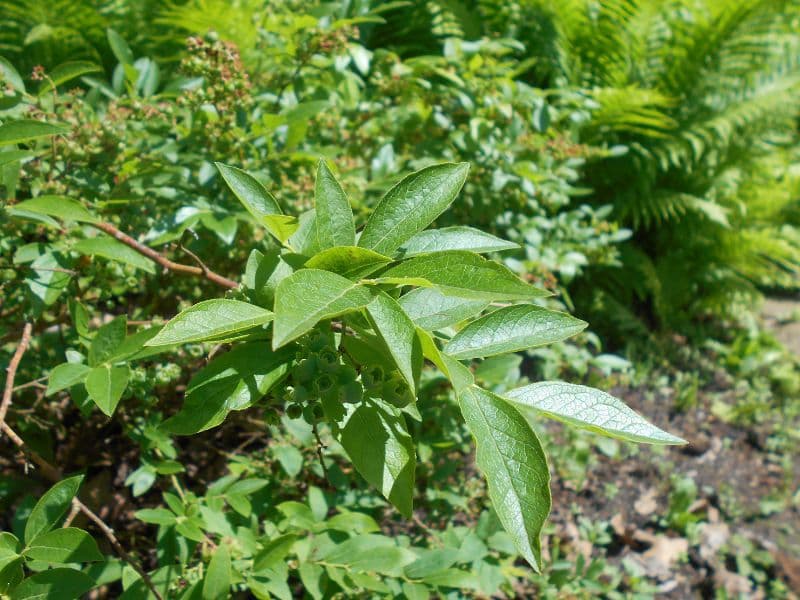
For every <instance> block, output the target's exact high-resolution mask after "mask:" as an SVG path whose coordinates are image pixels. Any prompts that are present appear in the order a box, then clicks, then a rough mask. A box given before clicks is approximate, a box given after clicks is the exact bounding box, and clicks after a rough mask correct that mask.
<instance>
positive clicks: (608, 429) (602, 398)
mask: <svg viewBox="0 0 800 600" xmlns="http://www.w3.org/2000/svg"><path fill="white" fill-rule="evenodd" d="M504 396H505V397H506V398H507V399H508V400H510V401H511V402H513V403H515V404H519V405H520V406H526V407H529V408H532V409H534V410H535V411H536V412H538V413H541V414H542V415H544V416H545V417H549V418H551V419H556V420H558V421H562V422H564V423H567V424H569V425H572V426H574V427H578V428H580V429H586V430H588V431H592V432H594V433H599V434H601V435H606V436H609V437H613V438H617V439H620V440H627V441H629V442H644V443H648V444H685V443H686V441H685V440H682V439H681V438H679V437H676V436H674V435H672V434H669V433H667V432H666V431H663V430H661V429H659V428H658V427H656V426H655V425H652V424H650V423H648V422H647V421H646V420H645V419H644V418H643V417H641V416H640V415H639V414H637V413H636V412H635V411H633V410H632V409H630V408H629V407H628V406H627V405H625V403H624V402H622V401H621V400H618V399H617V398H614V397H613V396H611V395H609V394H606V393H605V392H601V391H600V390H596V389H594V388H590V387H586V386H583V385H573V384H571V383H563V382H560V381H542V382H540V383H534V384H531V385H526V386H524V387H521V388H517V389H515V390H511V391H510V392H506V393H505V394H504Z"/></svg>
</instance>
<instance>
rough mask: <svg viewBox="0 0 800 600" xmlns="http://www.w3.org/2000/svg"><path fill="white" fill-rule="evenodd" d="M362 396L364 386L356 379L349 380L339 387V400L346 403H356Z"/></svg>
mask: <svg viewBox="0 0 800 600" xmlns="http://www.w3.org/2000/svg"><path fill="white" fill-rule="evenodd" d="M363 398H364V386H362V385H361V383H360V382H358V381H351V382H350V383H347V384H345V385H342V386H340V387H339V401H340V402H344V403H347V404H358V403H359V402H361V400H362V399H363Z"/></svg>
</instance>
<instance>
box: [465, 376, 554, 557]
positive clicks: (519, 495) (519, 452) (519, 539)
mask: <svg viewBox="0 0 800 600" xmlns="http://www.w3.org/2000/svg"><path fill="white" fill-rule="evenodd" d="M458 401H459V405H460V406H461V414H463V415H464V420H465V421H466V422H467V427H469V430H470V431H471V432H472V435H473V436H474V438H475V441H476V445H477V458H476V460H477V463H478V468H480V470H481V471H482V472H483V474H484V476H485V477H486V481H487V483H488V486H489V498H490V499H491V500H492V505H493V506H494V509H495V512H497V517H498V518H499V519H500V523H502V525H503V528H504V529H505V530H506V532H507V533H508V534H509V535H510V536H511V538H512V540H513V541H514V545H515V546H516V548H517V550H518V551H519V553H520V554H521V555H522V556H523V557H524V558H525V560H527V561H528V563H530V565H531V566H532V567H533V568H534V570H536V571H537V572H539V571H540V569H541V564H542V552H541V541H540V539H539V536H540V534H541V531H542V525H543V524H544V521H545V519H546V518H547V515H548V513H549V512H550V471H549V470H548V467H547V461H546V460H545V456H544V451H543V450H542V446H541V444H540V443H539V439H538V438H537V437H536V434H535V433H534V432H533V430H531V428H530V425H528V423H527V421H526V420H525V418H524V417H523V416H522V415H521V414H520V413H519V411H517V409H516V408H514V407H513V406H512V405H511V404H510V403H509V402H507V401H506V400H503V399H502V398H501V397H499V396H497V395H495V394H492V393H491V392H487V391H486V390H482V389H480V388H478V387H475V386H472V387H470V388H467V389H466V390H464V391H463V392H462V393H461V394H459V397H458Z"/></svg>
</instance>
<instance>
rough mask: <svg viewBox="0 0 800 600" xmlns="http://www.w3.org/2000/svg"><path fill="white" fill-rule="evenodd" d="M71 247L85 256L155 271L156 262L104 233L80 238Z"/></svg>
mask: <svg viewBox="0 0 800 600" xmlns="http://www.w3.org/2000/svg"><path fill="white" fill-rule="evenodd" d="M72 249H73V250H75V252H79V253H81V254H85V255H86V256H101V257H103V258H105V259H108V260H113V261H116V262H120V263H123V264H126V265H131V266H132V267H136V268H137V269H141V270H142V271H144V272H145V273H155V272H156V264H155V263H154V262H153V261H152V260H150V259H149V258H147V257H146V256H143V255H141V254H139V253H138V252H137V251H136V250H134V249H133V248H131V247H130V246H126V245H125V244H123V243H122V242H120V241H117V240H115V239H114V238H111V237H108V236H105V235H103V236H98V237H93V238H87V239H84V240H80V241H78V242H77V243H76V244H75V245H74V246H73V247H72Z"/></svg>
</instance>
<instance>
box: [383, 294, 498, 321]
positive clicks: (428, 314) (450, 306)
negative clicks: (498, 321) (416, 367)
mask: <svg viewBox="0 0 800 600" xmlns="http://www.w3.org/2000/svg"><path fill="white" fill-rule="evenodd" d="M398 302H399V303H400V306H402V307H403V310H404V311H405V312H406V314H407V315H408V316H409V318H410V319H411V320H412V321H414V324H415V325H417V326H418V327H422V328H423V329H427V330H428V331H435V330H437V329H444V328H445V327H449V326H450V325H455V324H456V323H460V322H461V321H463V320H464V319H468V318H469V317H472V316H475V315H476V314H478V313H480V312H483V310H484V309H485V308H486V307H487V306H489V302H488V301H486V300H471V299H469V298H459V297H457V296H445V295H444V294H442V293H441V292H440V291H439V290H437V289H435V288H417V289H414V290H411V291H410V292H408V293H407V294H404V295H402V296H400V299H399V300H398Z"/></svg>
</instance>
